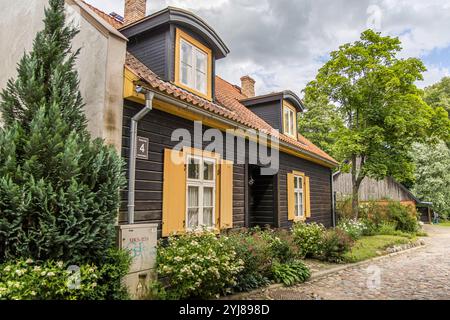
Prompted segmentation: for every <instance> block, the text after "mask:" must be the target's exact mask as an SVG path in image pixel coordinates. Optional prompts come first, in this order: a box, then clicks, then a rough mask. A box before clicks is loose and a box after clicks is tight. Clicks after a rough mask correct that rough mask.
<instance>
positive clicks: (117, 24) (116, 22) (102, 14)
mask: <svg viewBox="0 0 450 320" xmlns="http://www.w3.org/2000/svg"><path fill="white" fill-rule="evenodd" d="M80 1H81V2H83V3H84V4H85V5H87V6H88V7H89V8H90V9H91V10H92V11H94V12H95V13H96V14H98V15H99V16H100V17H101V18H103V19H104V20H105V21H106V22H108V23H109V24H110V25H112V26H113V27H114V28H116V29H120V28H122V27H123V22H121V21H119V20H117V19H116V18H114V17H112V16H110V15H109V14H107V13H106V12H103V11H102V10H100V9H97V8H96V7H94V6H93V5H91V4H89V3H87V2H86V1H84V0H80Z"/></svg>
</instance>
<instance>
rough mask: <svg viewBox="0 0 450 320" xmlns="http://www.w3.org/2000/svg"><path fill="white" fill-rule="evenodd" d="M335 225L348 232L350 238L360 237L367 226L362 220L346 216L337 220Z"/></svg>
mask: <svg viewBox="0 0 450 320" xmlns="http://www.w3.org/2000/svg"><path fill="white" fill-rule="evenodd" d="M337 227H338V228H339V229H341V230H342V231H344V232H345V233H346V234H348V235H349V236H350V238H352V240H357V239H359V238H361V236H362V235H363V234H364V232H365V230H366V228H367V227H366V224H365V223H364V222H363V221H360V220H357V219H346V218H343V219H341V220H339V223H338V225H337Z"/></svg>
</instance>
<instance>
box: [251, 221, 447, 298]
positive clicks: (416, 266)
mask: <svg viewBox="0 0 450 320" xmlns="http://www.w3.org/2000/svg"><path fill="white" fill-rule="evenodd" d="M425 228H426V231H427V233H428V235H429V236H428V237H425V238H424V240H425V243H426V244H427V246H426V247H423V248H419V249H417V250H413V251H410V252H405V253H401V254H399V255H395V256H390V257H385V258H382V259H380V260H377V261H374V262H367V263H365V264H362V265H359V266H353V267H349V268H347V269H345V270H342V271H339V272H337V273H334V274H330V275H328V276H325V277H323V278H318V279H313V280H311V281H308V282H306V283H304V284H301V285H298V286H295V287H290V288H277V289H269V290H266V291H265V292H261V293H260V294H259V295H257V296H253V295H252V296H249V297H247V299H275V300H311V299H332V300H334V299H339V300H349V299H351V300H361V299H363V300H367V299H369V300H370V299H382V300H390V299H401V300H406V299H408V300H409V299H450V227H439V226H428V225H427V226H425Z"/></svg>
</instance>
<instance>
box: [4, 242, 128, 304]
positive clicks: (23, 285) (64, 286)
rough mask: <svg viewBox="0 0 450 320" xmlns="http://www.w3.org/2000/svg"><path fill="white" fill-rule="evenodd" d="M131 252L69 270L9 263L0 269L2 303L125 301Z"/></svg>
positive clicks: (34, 263)
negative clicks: (29, 301) (96, 263)
mask: <svg viewBox="0 0 450 320" xmlns="http://www.w3.org/2000/svg"><path fill="white" fill-rule="evenodd" d="M130 262H131V258H130V255H129V254H128V252H126V251H123V250H116V249H110V250H109V251H108V253H107V254H106V255H105V256H104V257H103V264H101V265H99V266H97V265H93V264H87V263H86V264H83V265H80V266H68V265H67V264H66V263H64V262H62V261H51V260H48V261H40V262H39V261H33V260H32V259H27V260H24V259H22V260H17V261H9V262H6V263H4V264H2V265H0V300H35V299H36V300H123V299H127V298H128V293H127V290H126V287H124V285H123V282H122V279H123V277H124V276H125V275H126V274H127V273H128V269H129V266H130Z"/></svg>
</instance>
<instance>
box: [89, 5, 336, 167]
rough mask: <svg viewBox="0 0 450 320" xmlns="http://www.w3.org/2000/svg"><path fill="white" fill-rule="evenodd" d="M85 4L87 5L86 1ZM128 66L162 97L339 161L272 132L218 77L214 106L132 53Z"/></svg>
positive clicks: (108, 18)
mask: <svg viewBox="0 0 450 320" xmlns="http://www.w3.org/2000/svg"><path fill="white" fill-rule="evenodd" d="M82 1H83V2H84V3H86V2H85V1H84V0H82ZM86 5H88V6H89V7H90V8H91V9H92V10H93V11H94V12H96V13H97V14H98V15H99V16H100V17H102V18H103V19H104V20H105V21H106V22H108V23H110V24H111V25H112V26H113V27H115V28H117V29H118V28H120V27H122V26H123V23H122V22H120V21H118V20H117V19H115V18H114V17H111V16H110V15H109V14H106V13H105V12H103V11H101V10H99V9H97V8H95V7H94V6H92V5H90V4H88V3H86ZM125 64H126V67H127V68H128V69H129V70H130V71H132V72H133V73H135V74H136V75H137V76H138V77H139V78H141V79H142V80H143V81H145V82H146V83H147V84H149V85H150V86H151V87H152V88H154V89H157V90H159V91H161V92H162V93H166V94H168V95H171V96H173V97H175V98H177V99H179V100H184V101H187V102H189V103H192V104H193V105H198V106H199V107H201V108H203V109H205V110H207V111H210V112H212V113H215V114H218V115H220V116H222V117H224V118H227V119H230V120H233V121H236V122H238V123H240V124H242V125H244V126H247V127H249V128H251V129H255V130H261V131H264V132H266V133H268V134H272V135H274V136H275V137H278V138H279V139H280V141H284V142H286V143H288V144H290V145H291V146H293V147H296V148H298V149H301V150H304V151H306V152H308V153H311V154H313V155H315V156H318V157H319V158H322V159H325V160H327V161H328V162H331V163H334V164H336V165H337V162H336V160H334V159H333V158H332V157H331V156H329V155H328V154H327V153H326V152H325V151H323V150H321V149H320V148H319V147H317V146H316V145H314V144H313V143H312V142H311V141H309V140H308V139H306V138H305V137H303V136H302V135H300V134H299V135H298V140H295V139H293V138H291V137H289V136H287V135H285V134H282V133H279V131H278V130H275V129H274V128H272V127H271V126H270V125H269V124H268V123H267V122H265V121H264V120H263V119H261V118H260V117H258V116H257V115H256V114H255V113H253V112H252V111H250V110H249V109H248V108H247V107H245V106H244V105H243V104H241V103H240V102H239V101H240V100H242V99H245V98H247V97H246V96H245V95H243V94H242V93H241V90H240V88H239V87H238V86H236V85H233V84H231V83H229V82H227V81H225V80H224V79H222V78H220V77H218V76H216V78H215V95H216V100H217V103H213V102H210V101H208V100H205V99H203V98H201V97H199V96H197V95H194V94H192V93H190V92H188V91H186V90H184V89H182V88H179V87H177V86H175V85H174V84H172V83H170V82H167V81H164V80H162V79H160V78H159V77H158V76H157V75H156V74H155V73H154V72H153V71H151V70H150V69H149V68H147V67H146V66H145V65H144V64H143V63H141V62H140V61H139V60H138V59H137V58H136V57H134V56H133V55H132V54H131V53H129V52H127V57H126V63H125Z"/></svg>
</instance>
